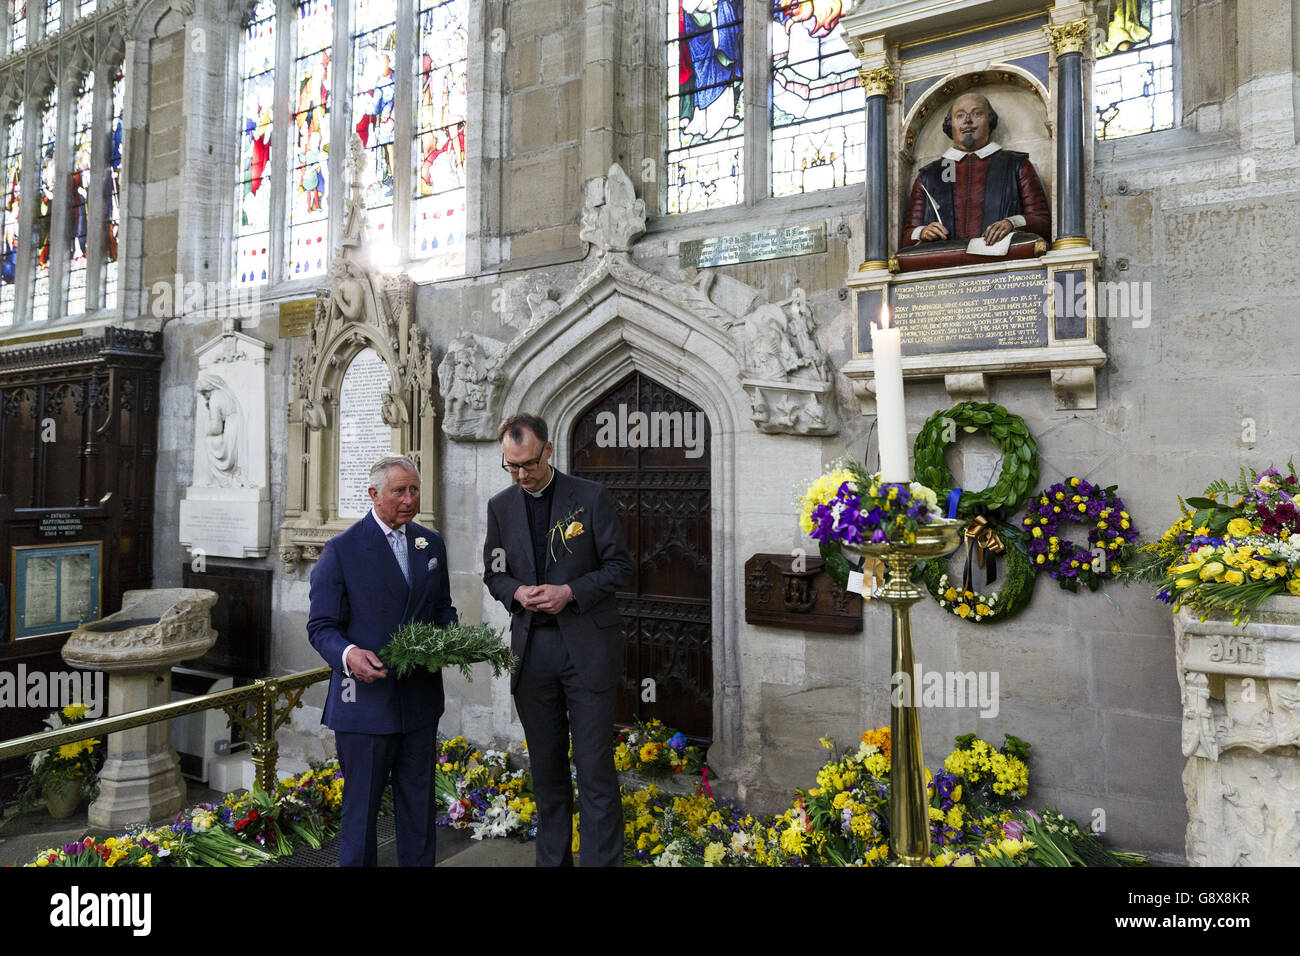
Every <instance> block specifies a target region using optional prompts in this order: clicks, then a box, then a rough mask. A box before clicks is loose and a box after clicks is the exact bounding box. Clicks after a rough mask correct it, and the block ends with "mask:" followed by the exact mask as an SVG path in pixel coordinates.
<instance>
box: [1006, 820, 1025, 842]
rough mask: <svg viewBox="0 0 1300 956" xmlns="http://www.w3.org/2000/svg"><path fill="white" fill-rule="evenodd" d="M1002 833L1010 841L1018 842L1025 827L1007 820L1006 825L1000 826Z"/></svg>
mask: <svg viewBox="0 0 1300 956" xmlns="http://www.w3.org/2000/svg"><path fill="white" fill-rule="evenodd" d="M1002 832H1003V833H1005V834H1006V835H1007V837H1008V838H1010V839H1012V840H1019V839H1020V837H1021V836H1022V835H1023V834H1024V832H1025V827H1024V824H1022V823H1018V822H1017V821H1015V820H1008V821H1007V822H1006V823H1004V824H1002Z"/></svg>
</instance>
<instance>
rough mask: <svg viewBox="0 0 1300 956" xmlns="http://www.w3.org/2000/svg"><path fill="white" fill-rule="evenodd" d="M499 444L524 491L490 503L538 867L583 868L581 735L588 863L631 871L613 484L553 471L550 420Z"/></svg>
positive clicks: (519, 424) (623, 558)
mask: <svg viewBox="0 0 1300 956" xmlns="http://www.w3.org/2000/svg"><path fill="white" fill-rule="evenodd" d="M497 438H498V440H499V441H500V442H501V467H502V468H504V469H505V470H506V471H507V472H508V473H509V474H510V477H511V478H512V479H514V484H513V485H512V486H511V487H509V488H507V489H506V490H504V491H502V492H500V493H499V494H497V495H495V496H493V498H492V500H491V501H489V502H488V513H487V539H486V540H485V541H484V543H483V567H484V573H483V581H484V583H485V584H487V587H488V590H489V591H490V592H491V593H492V596H493V597H494V598H496V599H497V600H498V601H500V602H501V603H502V604H504V605H505V606H506V607H507V608H509V609H510V612H511V615H512V617H511V622H510V643H511V649H512V650H513V651H514V654H515V656H516V657H518V658H519V660H520V662H521V663H520V665H519V669H518V670H517V671H515V673H514V675H513V677H512V680H511V684H510V689H511V691H512V692H513V693H514V696H515V709H516V710H517V711H518V712H519V720H520V722H521V723H522V724H523V725H524V735H525V736H526V737H527V739H528V755H529V760H530V763H531V765H532V773H533V793H534V796H535V797H536V799H537V813H538V822H537V865H538V866H572V865H573V851H572V843H571V838H570V833H571V822H570V821H571V819H572V817H573V790H572V786H571V784H570V780H569V737H570V734H572V737H573V760H574V763H575V764H576V765H577V768H578V818H579V825H580V827H581V830H580V840H581V843H580V846H579V855H580V858H581V860H582V864H583V866H621V865H622V862H623V807H622V801H621V800H620V798H619V792H618V773H617V771H616V770H615V769H614V745H613V724H614V702H615V698H616V695H617V691H618V681H619V677H620V676H621V674H622V672H623V640H622V627H621V623H620V618H619V613H618V601H617V600H616V598H615V592H616V591H617V589H618V588H619V587H621V586H623V585H625V584H626V583H627V582H628V580H629V579H630V578H631V576H632V556H631V554H630V552H629V551H628V548H627V543H626V542H625V540H624V537H623V529H622V526H621V525H620V524H619V519H618V513H617V510H616V509H615V507H614V502H613V499H611V498H610V496H609V493H608V492H607V491H606V490H605V489H604V487H603V486H601V485H599V484H597V483H596V482H594V481H586V480H584V479H581V478H574V477H573V476H571V475H564V474H561V473H560V472H558V471H556V470H555V469H554V468H552V467H551V464H550V458H551V453H552V452H553V450H554V449H553V448H552V445H551V443H550V442H549V441H547V428H546V422H544V421H543V420H542V419H540V418H538V417H537V416H535V415H515V416H513V417H511V418H508V419H506V420H505V421H504V422H502V423H501V426H500V428H498V429H497Z"/></svg>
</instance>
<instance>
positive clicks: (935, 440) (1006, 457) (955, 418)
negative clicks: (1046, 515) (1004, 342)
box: [914, 402, 1038, 518]
mask: <svg viewBox="0 0 1300 956" xmlns="http://www.w3.org/2000/svg"><path fill="white" fill-rule="evenodd" d="M949 422H951V423H952V424H951V425H949V424H948V423H949ZM957 429H961V430H962V431H964V432H967V433H970V434H974V433H975V432H978V431H984V432H985V433H987V435H988V437H989V440H990V441H992V442H993V444H995V445H997V446H998V448H999V449H1000V450H1001V452H1002V469H1001V471H1000V473H999V474H998V480H997V481H996V482H994V484H993V485H992V486H991V487H989V488H985V489H984V490H983V491H967V492H965V493H964V494H963V495H962V496H961V501H960V502H958V504H957V517H959V518H970V517H972V516H973V515H975V514H976V513H977V509H979V508H981V507H983V508H985V509H988V510H989V511H994V510H996V509H998V508H1002V509H1005V511H1006V512H1007V514H1012V513H1014V512H1015V511H1017V510H1019V508H1020V506H1021V505H1022V504H1024V502H1025V499H1026V498H1027V497H1029V495H1030V493H1031V489H1033V487H1034V486H1035V485H1036V484H1037V483H1038V442H1037V441H1035V440H1034V436H1033V435H1031V434H1030V433H1029V428H1028V427H1027V426H1026V425H1025V420H1024V419H1023V418H1021V417H1020V416H1019V415H1012V414H1011V413H1010V412H1008V411H1007V410H1006V409H1005V408H1003V407H1002V406H1001V405H995V404H993V403H991V402H960V403H958V404H957V405H954V406H953V407H952V408H951V409H949V410H948V411H946V412H935V414H933V415H932V416H930V419H929V421H927V422H926V423H925V425H924V426H923V427H922V428H921V432H920V434H919V435H917V436H916V445H915V446H914V452H915V455H916V480H917V481H919V482H920V483H921V484H923V485H925V486H926V487H927V488H933V489H934V491H935V494H937V495H938V496H939V504H940V506H942V505H943V503H944V499H945V498H946V497H947V496H948V492H949V491H951V490H952V482H953V477H952V471H951V470H950V469H949V468H948V462H947V459H946V456H947V452H948V446H949V445H950V444H952V443H953V442H954V441H956V439H957V434H956V430H957Z"/></svg>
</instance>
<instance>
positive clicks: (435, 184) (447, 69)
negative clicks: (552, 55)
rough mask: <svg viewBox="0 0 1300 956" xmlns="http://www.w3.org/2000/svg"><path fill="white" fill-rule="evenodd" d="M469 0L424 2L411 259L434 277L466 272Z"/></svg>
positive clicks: (419, 34) (421, 14) (420, 22)
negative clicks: (428, 262) (431, 261)
mask: <svg viewBox="0 0 1300 956" xmlns="http://www.w3.org/2000/svg"><path fill="white" fill-rule="evenodd" d="M468 6H469V5H468V3H466V2H465V0H420V14H419V16H420V19H419V30H418V36H419V57H420V62H419V77H418V79H417V84H418V91H419V92H418V96H417V102H416V115H415V126H416V133H415V150H414V157H415V169H414V176H413V180H414V182H413V184H412V190H411V195H412V203H411V258H412V259H424V258H427V257H437V261H436V264H435V274H454V273H458V272H462V271H464V268H465V252H464V245H465V95H466V87H467V79H466V59H467V56H468V50H469V32H468V30H467V28H466V23H465V20H466V14H467V13H468Z"/></svg>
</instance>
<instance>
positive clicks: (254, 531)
mask: <svg viewBox="0 0 1300 956" xmlns="http://www.w3.org/2000/svg"><path fill="white" fill-rule="evenodd" d="M269 350H270V346H269V345H268V344H267V343H265V342H262V341H260V340H259V339H255V338H253V337H252V336H249V335H245V334H244V333H243V332H241V331H239V321H238V320H236V319H231V320H227V321H226V323H225V325H224V328H223V329H222V333H221V335H220V336H218V337H217V338H215V339H212V340H211V341H209V342H208V343H206V344H205V345H203V346H201V347H200V348H199V350H198V358H199V372H198V378H197V379H196V381H195V383H194V470H193V476H192V483H191V485H190V487H189V488H188V489H186V492H185V499H184V500H183V501H182V502H181V507H180V540H181V547H183V548H185V549H186V551H187V552H188V556H189V557H190V558H191V559H193V558H195V557H198V556H199V555H203V556H209V555H210V556H214V557H228V558H260V557H263V556H265V555H266V553H267V552H268V551H269V550H270V548H271V502H270V495H269V487H268V486H269V484H270V482H269V469H268V455H269V451H270V446H269V442H268V438H267V411H266V408H267V378H266V376H267V354H268V352H269Z"/></svg>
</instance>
